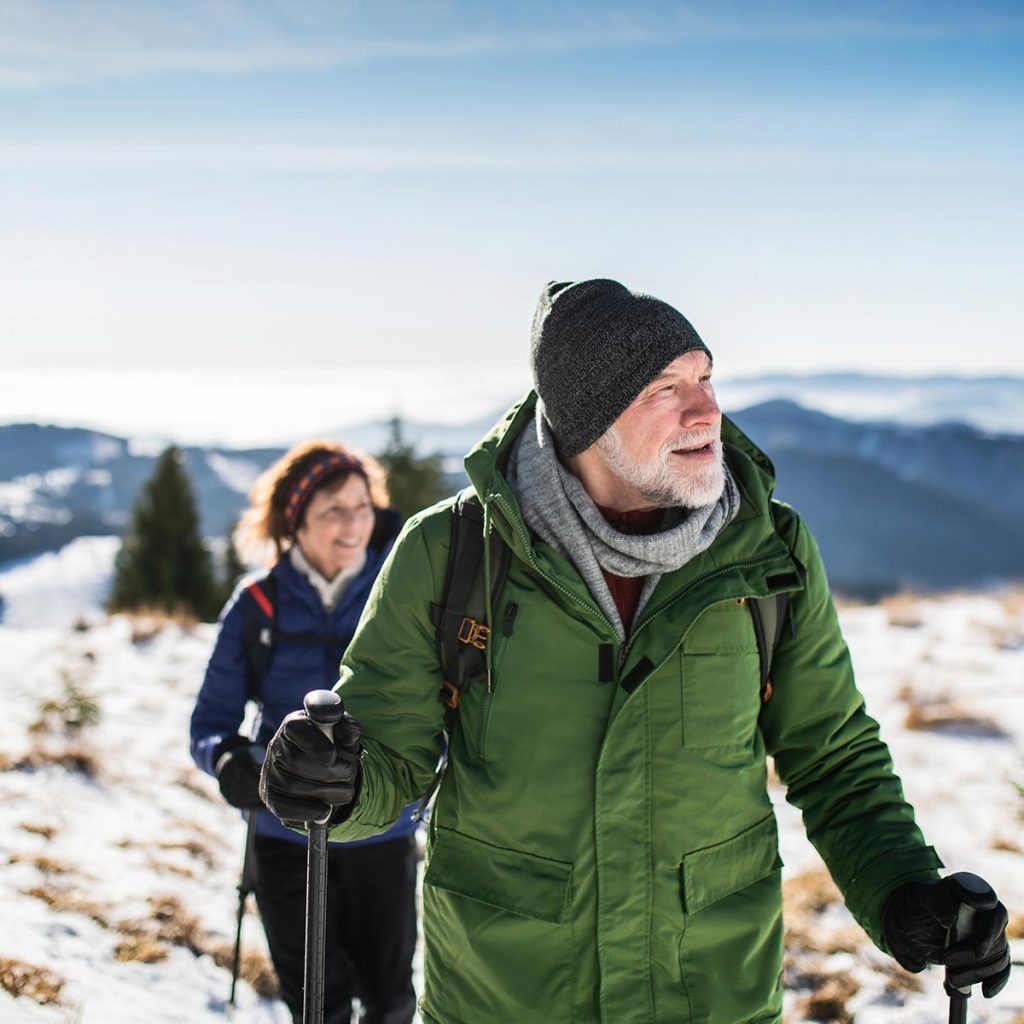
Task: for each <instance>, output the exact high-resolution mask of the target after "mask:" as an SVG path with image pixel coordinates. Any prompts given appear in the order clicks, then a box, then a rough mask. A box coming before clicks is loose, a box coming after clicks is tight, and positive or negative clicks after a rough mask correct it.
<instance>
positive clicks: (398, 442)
mask: <svg viewBox="0 0 1024 1024" xmlns="http://www.w3.org/2000/svg"><path fill="white" fill-rule="evenodd" d="M377 458H378V460H379V461H380V464H381V465H382V466H383V467H384V468H385V469H386V470H387V471H388V491H389V492H390V494H391V504H392V505H393V506H394V507H395V508H397V509H398V511H399V512H400V513H401V515H402V518H407V517H408V516H411V515H412V514H413V513H414V512H419V511H420V509H423V508H426V507H427V506H428V505H433V504H434V502H435V501H438V500H440V499H441V498H442V497H443V496H444V493H445V489H446V488H445V479H444V469H443V467H442V465H441V456H440V455H438V454H434V455H425V456H423V457H422V458H418V457H417V455H416V452H415V449H414V447H413V446H412V445H411V444H408V443H407V442H406V441H405V439H404V438H403V437H402V421H401V419H400V418H399V417H398V416H394V417H392V419H391V436H390V437H389V438H388V444H387V447H386V448H385V449H384V451H383V452H381V453H380V455H378V456H377Z"/></svg>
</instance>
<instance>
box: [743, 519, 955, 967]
mask: <svg viewBox="0 0 1024 1024" xmlns="http://www.w3.org/2000/svg"><path fill="white" fill-rule="evenodd" d="M785 513H786V514H785V515H782V516H779V530H780V533H783V534H784V536H785V535H786V534H787V533H788V536H785V539H786V540H787V542H788V543H789V545H790V549H791V550H792V551H793V553H794V555H795V556H796V558H797V560H798V561H799V562H800V563H801V564H802V565H803V566H804V568H805V570H806V580H805V589H804V590H803V591H802V592H800V593H797V594H794V595H793V596H792V599H791V602H790V614H791V615H792V625H793V629H787V630H785V631H784V633H783V636H782V638H781V639H780V641H779V644H778V647H777V648H776V650H775V655H774V658H773V662H772V682H773V687H774V692H773V695H772V697H771V699H770V700H769V701H768V702H767V703H766V704H765V707H764V710H763V712H762V716H761V725H762V731H763V733H764V737H765V743H766V745H767V748H768V752H769V753H770V754H772V755H773V756H774V758H775V767H776V771H777V772H778V775H779V778H780V779H781V780H782V782H783V783H784V784H785V786H786V787H787V799H788V800H789V801H790V803H792V804H794V805H795V806H797V807H799V808H800V810H801V811H802V812H803V820H804V827H805V829H806V831H807V836H808V838H809V839H810V840H811V842H812V843H813V844H814V845H815V847H816V848H817V850H818V852H819V853H820V854H821V856H822V858H823V859H824V861H825V863H826V864H827V865H828V868H829V871H830V872H831V873H832V877H833V878H834V879H835V882H836V884H837V885H838V886H839V888H840V889H841V890H842V892H843V895H844V897H845V899H846V903H847V906H848V907H849V908H850V910H851V912H852V913H853V915H854V916H855V917H856V918H857V920H858V921H859V922H860V924H861V926H862V927H863V928H864V930H865V931H866V932H867V933H868V934H869V935H870V936H871V938H872V939H873V940H874V942H875V943H876V944H878V945H879V946H880V947H882V948H883V949H884V948H885V947H884V944H883V942H882V936H881V928H880V917H881V907H882V903H883V902H884V900H885V897H886V896H887V895H888V894H889V893H890V892H891V891H892V889H893V888H894V887H895V886H896V885H898V884H901V883H902V882H905V881H912V880H917V879H931V878H935V877H936V876H937V869H938V868H940V867H942V862H941V861H940V860H939V858H938V856H937V854H936V853H935V851H934V850H933V849H932V848H931V847H930V846H927V845H926V844H925V841H924V838H923V836H922V834H921V832H920V830H919V829H918V827H917V825H916V823H915V821H914V811H913V808H912V807H911V806H910V804H909V803H907V801H906V799H905V798H904V795H903V787H902V785H901V783H900V780H899V779H898V778H897V776H896V775H895V774H894V772H893V766H892V760H891V758H890V755H889V750H888V747H887V746H886V745H885V743H883V742H882V740H881V738H880V737H879V729H878V724H877V722H875V720H874V719H873V718H871V717H870V716H869V715H868V714H867V712H866V710H865V707H864V699H863V697H862V696H861V694H860V693H859V691H858V690H857V687H856V684H855V682H854V677H853V668H852V665H851V662H850V654H849V651H848V650H847V647H846V643H845V641H844V640H843V637H842V633H841V631H840V628H839V620H838V616H837V615H836V610H835V606H834V605H833V602H832V597H831V594H830V592H829V587H828V582H827V580H826V577H825V570H824V566H823V565H822V561H821V556H820V555H819V553H818V548H817V545H816V543H815V541H814V539H813V537H812V536H811V534H810V532H809V531H808V530H807V529H806V528H805V527H803V526H802V525H801V523H800V520H799V519H798V518H797V517H796V515H795V514H793V513H792V512H790V511H789V510H788V509H786V510H785Z"/></svg>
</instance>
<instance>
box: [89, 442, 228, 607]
mask: <svg viewBox="0 0 1024 1024" xmlns="http://www.w3.org/2000/svg"><path fill="white" fill-rule="evenodd" d="M183 461H184V459H183V456H182V453H181V451H180V450H179V449H178V448H176V447H174V446H173V445H172V446H171V447H170V448H168V449H167V450H166V451H165V452H164V453H163V454H162V455H161V456H160V458H159V459H158V460H157V462H156V466H155V467H154V469H153V474H152V476H151V477H150V478H149V480H148V481H146V483H145V484H143V486H142V489H141V490H140V491H139V495H138V497H137V498H136V499H135V504H134V506H133V508H132V522H131V529H130V530H129V532H128V534H127V536H126V537H125V538H124V539H123V541H122V543H121V550H120V552H118V555H117V560H116V562H115V567H114V584H113V589H112V591H111V594H110V599H109V600H108V602H107V607H108V608H109V609H110V610H111V611H132V610H138V609H150V608H152V609H159V610H162V611H165V612H167V613H169V614H178V613H183V614H186V615H193V616H195V617H196V618H199V619H211V618H213V617H214V616H216V614H217V611H218V610H219V609H218V607H217V597H218V593H217V587H216V582H215V580H214V575H213V568H212V566H211V562H210V553H209V552H208V551H207V549H206V546H205V545H204V544H203V541H202V537H201V536H200V533H199V517H198V515H197V513H196V506H195V500H194V499H193V496H192V487H191V484H190V483H189V479H188V475H187V474H186V472H185V468H184V465H183Z"/></svg>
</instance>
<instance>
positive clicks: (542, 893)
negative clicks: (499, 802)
mask: <svg viewBox="0 0 1024 1024" xmlns="http://www.w3.org/2000/svg"><path fill="white" fill-rule="evenodd" d="M423 881H424V883H425V884H426V885H432V886H434V887H435V888H437V889H443V890H445V891H446V892H451V893H455V894H456V895H458V896H465V897H467V898H468V899H471V900H477V901H478V902H479V903H486V904H487V905H488V906H492V907H498V908H500V909H501V910H508V911H511V912H512V913H513V914H519V915H521V916H522V917H532V918H535V919H536V920H538V921H550V922H552V923H554V924H561V922H562V920H563V919H564V917H565V908H566V904H567V903H568V899H569V887H570V883H571V881H572V864H567V863H565V862H564V861H560V860H551V859H550V858H548V857H538V856H537V855H536V854H534V853H524V852H523V851H521V850H509V849H507V848H505V847H503V846H493V845H492V844H491V843H485V842H483V840H481V839H473V838H471V837H470V836H467V835H463V834H462V833H461V832H456V831H455V830H454V829H449V828H443V827H441V826H438V828H437V831H436V833H435V835H434V842H433V846H432V849H431V851H430V861H429V863H428V865H427V871H426V874H425V875H424V878H423Z"/></svg>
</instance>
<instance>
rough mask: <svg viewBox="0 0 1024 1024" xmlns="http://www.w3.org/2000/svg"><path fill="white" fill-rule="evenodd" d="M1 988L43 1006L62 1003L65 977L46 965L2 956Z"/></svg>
mask: <svg viewBox="0 0 1024 1024" xmlns="http://www.w3.org/2000/svg"><path fill="white" fill-rule="evenodd" d="M0 988H2V989H3V990H4V991H5V992H9V993H10V994H11V995H12V996H14V997H15V998H16V999H17V998H18V997H19V996H25V997H26V998H27V999H31V1000H33V1002H36V1003H39V1004H40V1005H41V1006H51V1005H53V1004H54V1003H60V993H61V990H62V989H63V988H64V979H63V978H61V977H59V976H58V975H56V974H54V973H53V971H51V970H49V969H48V968H46V967H40V966H39V965H38V964H28V963H25V962H24V961H23V960H12V959H10V958H9V957H6V956H0Z"/></svg>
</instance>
